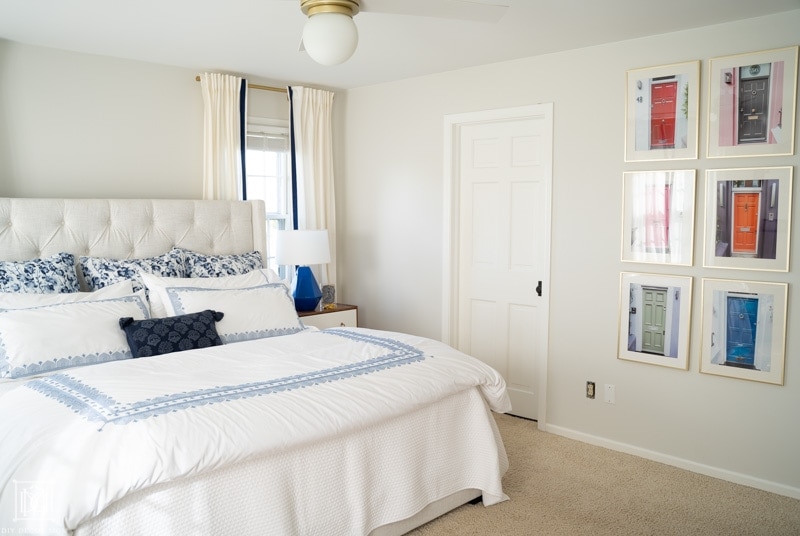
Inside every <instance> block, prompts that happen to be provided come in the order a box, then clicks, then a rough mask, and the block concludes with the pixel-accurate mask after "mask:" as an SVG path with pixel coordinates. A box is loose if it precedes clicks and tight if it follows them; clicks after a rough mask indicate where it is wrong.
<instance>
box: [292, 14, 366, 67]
mask: <svg viewBox="0 0 800 536" xmlns="http://www.w3.org/2000/svg"><path fill="white" fill-rule="evenodd" d="M357 45H358V29H356V25H355V23H354V22H353V18H352V17H350V16H348V15H346V14H343V13H317V14H315V15H312V16H310V17H309V18H308V21H306V25H305V27H304V28H303V46H304V47H305V49H306V52H308V55H309V56H311V59H313V60H314V61H316V62H317V63H319V64H322V65H339V64H340V63H344V62H345V61H347V60H348V59H349V58H350V56H352V55H353V52H355V51H356V46H357Z"/></svg>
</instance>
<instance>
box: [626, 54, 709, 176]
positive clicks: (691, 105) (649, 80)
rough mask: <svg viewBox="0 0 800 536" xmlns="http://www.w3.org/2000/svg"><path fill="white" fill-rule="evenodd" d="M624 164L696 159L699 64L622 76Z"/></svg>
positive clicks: (653, 69) (632, 71) (673, 66)
mask: <svg viewBox="0 0 800 536" xmlns="http://www.w3.org/2000/svg"><path fill="white" fill-rule="evenodd" d="M625 76H626V82H625V88H626V90H625V103H626V104H625V161H626V162H642V161H648V160H688V159H695V158H697V128H698V127H697V123H698V112H697V107H698V101H699V98H698V96H699V91H700V86H699V80H700V62H699V61H687V62H685V63H674V64H671V65H661V66H659V67H648V68H644V69H631V70H629V71H627V72H626V73H625Z"/></svg>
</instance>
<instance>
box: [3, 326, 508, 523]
mask: <svg viewBox="0 0 800 536" xmlns="http://www.w3.org/2000/svg"><path fill="white" fill-rule="evenodd" d="M16 385H17V386H16V387H15V388H13V389H10V390H7V391H3V393H4V394H2V395H0V528H3V529H14V530H15V531H16V532H15V533H40V534H67V533H68V532H69V531H70V530H73V529H75V528H76V527H78V526H79V525H80V524H81V523H83V522H85V521H87V520H88V519H90V518H92V517H94V516H97V515H98V514H99V513H100V512H102V511H103V509H105V508H106V507H107V506H108V505H110V504H112V503H113V502H114V501H117V500H119V499H121V498H122V497H125V496H126V495H128V494H129V493H132V492H134V491H137V490H141V489H145V488H148V487H149V486H152V485H154V484H157V483H161V482H168V481H172V480H175V479H178V478H182V477H186V476H189V475H194V474H200V473H204V472H207V471H210V470H213V469H217V468H222V467H226V466H228V465H230V464H233V463H235V462H237V461H241V460H245V459H248V458H251V457H253V456H263V455H269V454H270V453H280V452H284V451H286V450H287V449H291V448H293V447H295V446H297V445H301V444H308V443H309V442H313V441H319V440H322V439H324V438H326V437H331V436H332V435H335V434H344V433H347V432H348V431H352V430H357V429H362V428H364V427H365V426H369V425H370V424H372V423H376V422H378V421H381V420H384V419H387V418H391V417H393V416H397V415H402V414H405V413H407V412H410V411H413V410H415V409H418V408H421V407H423V406H426V405H428V404H430V403H433V402H436V401H438V400H442V399H444V398H445V397H447V396H450V395H452V394H454V393H458V392H461V391H464V390H466V389H471V388H473V387H476V386H477V387H478V388H479V389H480V391H481V393H482V395H483V397H484V399H485V400H486V402H487V404H488V406H489V407H490V408H491V409H492V410H494V411H498V412H505V411H508V410H509V409H510V403H509V400H508V396H507V393H506V389H505V383H504V381H503V379H502V377H501V376H500V375H499V374H498V373H497V372H496V371H495V370H494V369H492V368H491V367H489V366H487V365H485V364H483V363H482V362H480V361H478V360H476V359H473V358H471V357H469V356H466V355H464V354H462V353H461V352H458V351H456V350H454V349H453V348H450V347H449V346H447V345H444V344H442V343H440V342H437V341H433V340H430V339H425V338H420V337H414V336H410V335H405V334H400V333H390V332H381V331H373V330H366V329H363V328H350V329H347V328H345V329H335V330H325V331H317V330H306V331H303V332H301V333H298V334H295V335H289V336H283V337H274V338H270V339H259V340H253V341H247V342H239V343H234V344H228V345H223V346H217V347H211V348H204V349H199V350H189V351H185V352H179V353H173V354H166V355H162V356H157V357H150V358H142V359H131V360H124V361H114V362H108V363H103V364H98V365H92V366H86V367H78V368H73V369H67V370H65V371H63V372H60V373H56V374H52V375H49V376H44V377H39V378H34V379H29V380H26V381H22V382H17V383H16ZM37 493H38V494H39V495H37ZM37 500H38V501H42V500H44V501H46V504H41V503H39V504H36V503H35V501H37ZM25 501H32V502H31V503H30V504H25ZM37 506H38V508H37ZM43 513H44V514H46V515H42V514H43ZM26 531H27V532H26Z"/></svg>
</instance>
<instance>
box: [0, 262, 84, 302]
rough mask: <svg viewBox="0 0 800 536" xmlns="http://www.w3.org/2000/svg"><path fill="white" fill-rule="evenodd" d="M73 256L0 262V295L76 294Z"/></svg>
mask: <svg viewBox="0 0 800 536" xmlns="http://www.w3.org/2000/svg"><path fill="white" fill-rule="evenodd" d="M79 290H80V285H79V283H78V275H77V274H76V273H75V256H74V255H72V254H71V253H56V254H55V255H51V256H50V257H46V258H44V259H32V260H29V261H20V262H14V261H1V262H0V292H24V293H28V294H58V293H65V292H78V291H79Z"/></svg>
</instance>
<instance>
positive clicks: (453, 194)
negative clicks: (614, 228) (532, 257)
mask: <svg viewBox="0 0 800 536" xmlns="http://www.w3.org/2000/svg"><path fill="white" fill-rule="evenodd" d="M517 119H543V120H544V121H546V129H547V132H549V134H550V139H549V142H550V144H549V145H550V146H549V153H550V154H549V159H548V162H547V163H546V168H547V169H546V171H545V175H546V177H547V179H546V181H545V188H544V191H545V197H546V199H545V203H544V205H545V225H544V227H545V244H544V247H545V250H546V251H547V257H548V259H547V262H545V263H544V273H542V274H541V280H542V295H543V299H545V300H547V301H546V305H545V307H546V311H547V312H548V314H547V315H543V317H544V318H545V323H546V325H545V326H544V333H545V334H546V335H545V340H544V341H540V344H542V346H543V351H542V352H540V355H541V356H543V357H542V358H541V359H540V360H539V362H537V363H536V381H537V389H538V396H539V400H538V412H539V415H538V421H537V422H538V428H539V429H540V430H546V429H547V354H548V352H547V351H548V348H549V338H550V337H549V335H550V329H549V310H550V254H551V233H552V221H551V219H552V204H553V201H552V191H553V103H543V104H531V105H526V106H518V107H514V108H501V109H496V110H483V111H479V112H467V113H459V114H447V115H445V116H444V166H443V170H444V173H443V176H444V180H443V186H444V192H443V196H442V197H443V200H444V206H443V210H442V214H443V229H442V341H443V342H444V343H446V344H449V345H451V346H452V345H454V341H455V340H456V333H457V329H458V324H457V322H458V306H459V304H458V284H459V273H458V269H459V266H458V258H459V246H458V244H459V239H460V235H459V222H458V219H459V215H460V206H459V197H460V194H461V191H460V171H459V157H460V154H461V129H462V128H463V127H465V126H469V125H476V124H482V123H487V124H488V123H498V122H502V121H508V120H517Z"/></svg>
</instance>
